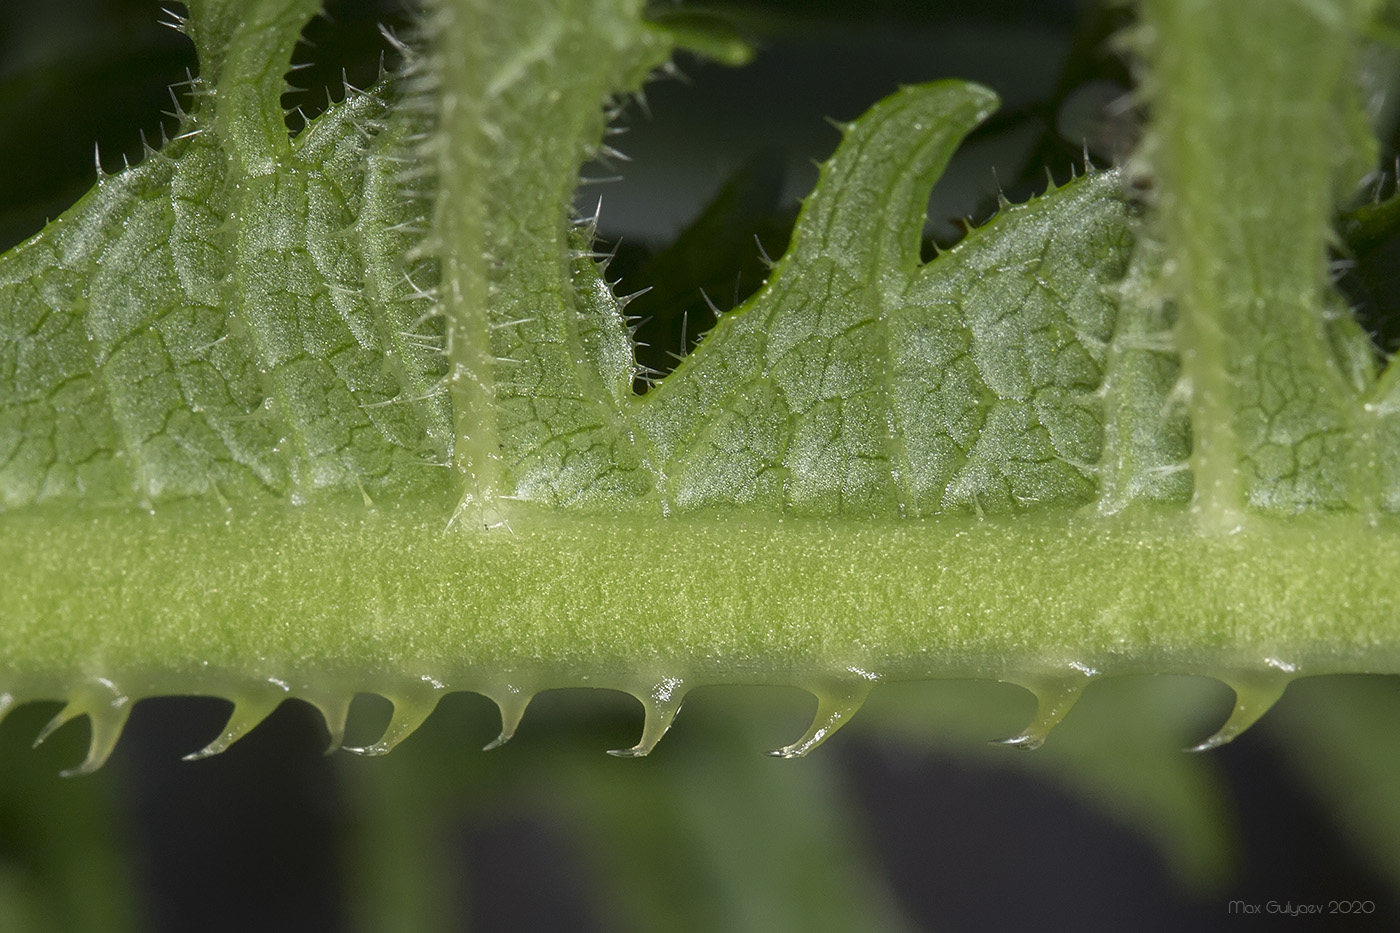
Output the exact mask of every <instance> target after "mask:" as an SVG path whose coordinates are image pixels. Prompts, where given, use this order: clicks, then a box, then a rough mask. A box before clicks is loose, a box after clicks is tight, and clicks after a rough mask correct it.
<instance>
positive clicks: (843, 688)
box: [768, 668, 878, 758]
mask: <svg viewBox="0 0 1400 933" xmlns="http://www.w3.org/2000/svg"><path fill="white" fill-rule="evenodd" d="M877 679H878V677H877V676H876V675H874V674H871V673H869V672H867V671H862V670H860V669H858V668H848V669H847V676H838V677H829V678H823V679H821V680H815V681H811V682H808V683H802V684H798V686H800V687H802V688H803V689H804V690H806V691H807V692H809V693H811V694H812V695H813V696H815V697H816V698H817V712H816V715H815V716H814V717H812V724H811V725H810V726H808V727H807V731H806V732H804V733H802V737H801V738H799V739H798V740H797V741H796V742H793V743H792V744H791V745H784V746H783V747H782V748H778V749H774V750H773V751H771V752H769V753H768V754H769V755H772V756H773V757H774V758H801V757H802V756H803V755H806V754H807V753H808V752H810V751H811V750H812V749H814V748H816V747H817V746H818V745H820V744H822V743H823V742H825V741H826V740H827V739H829V738H831V735H832V733H834V732H835V731H836V730H837V729H839V728H841V727H842V726H843V725H845V724H846V722H847V721H848V720H850V718H851V717H852V716H854V715H855V714H856V712H857V711H858V710H859V709H860V708H861V707H862V706H863V705H865V699H866V697H868V696H870V688H871V687H873V686H874V685H875V681H876V680H877Z"/></svg>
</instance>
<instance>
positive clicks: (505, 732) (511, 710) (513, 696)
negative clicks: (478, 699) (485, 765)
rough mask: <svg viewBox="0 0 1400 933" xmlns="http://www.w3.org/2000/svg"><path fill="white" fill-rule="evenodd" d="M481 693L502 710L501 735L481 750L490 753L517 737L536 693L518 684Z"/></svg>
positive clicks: (493, 688)
mask: <svg viewBox="0 0 1400 933" xmlns="http://www.w3.org/2000/svg"><path fill="white" fill-rule="evenodd" d="M481 693H482V695H483V696H485V697H487V698H488V699H490V700H491V701H493V702H494V703H495V704H496V706H497V707H499V708H500V710H501V734H500V735H498V736H496V737H495V738H494V739H492V740H491V741H490V742H487V743H486V744H485V745H483V746H482V748H481V750H482V751H484V752H489V751H490V750H491V749H493V748H500V747H501V746H502V745H504V744H506V743H507V742H509V741H510V740H511V738H512V737H513V736H514V735H515V730H516V728H517V727H518V726H519V725H520V719H521V717H523V716H524V715H525V707H527V706H529V705H530V700H532V699H533V698H534V696H535V692H534V690H531V689H529V688H527V687H524V686H520V685H518V684H502V685H501V686H499V687H490V688H487V689H485V690H482V691H481Z"/></svg>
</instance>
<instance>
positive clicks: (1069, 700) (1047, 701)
mask: <svg viewBox="0 0 1400 933" xmlns="http://www.w3.org/2000/svg"><path fill="white" fill-rule="evenodd" d="M1098 676H1099V672H1098V671H1097V670H1095V669H1093V668H1091V667H1089V666H1087V665H1083V664H1077V663H1076V664H1071V665H1070V667H1069V670H1068V671H1067V672H1066V673H1064V674H1059V675H1055V676H1050V677H1045V676H1036V677H1008V678H1004V679H1005V680H1006V682H1008V683H1013V684H1016V685H1017V686H1019V687H1024V688H1025V689H1027V690H1029V691H1030V692H1031V693H1033V694H1035V715H1034V716H1033V717H1032V718H1031V721H1030V722H1029V723H1028V724H1027V725H1026V727H1025V728H1024V729H1022V730H1021V731H1020V732H1019V733H1017V734H1016V735H1013V736H1012V737H1010V738H1008V739H998V740H996V742H994V743H993V744H996V745H1010V746H1013V747H1015V748H1039V747H1040V746H1042V745H1044V744H1045V738H1046V736H1048V735H1049V734H1050V730H1051V729H1054V728H1055V727H1056V726H1057V725H1059V724H1060V720H1062V719H1064V718H1065V716H1066V714H1068V713H1069V711H1070V710H1071V709H1072V708H1073V707H1074V704H1075V703H1077V702H1078V701H1079V697H1080V696H1081V695H1082V694H1083V693H1084V688H1085V687H1087V686H1089V684H1090V683H1091V682H1093V680H1094V679H1095V678H1096V677H1098Z"/></svg>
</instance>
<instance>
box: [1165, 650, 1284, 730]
mask: <svg viewBox="0 0 1400 933" xmlns="http://www.w3.org/2000/svg"><path fill="white" fill-rule="evenodd" d="M1264 663H1265V664H1267V665H1269V666H1268V668H1267V669H1264V670H1255V671H1241V672H1239V673H1235V674H1230V675H1227V676H1222V677H1221V678H1220V680H1221V681H1223V682H1224V684H1225V685H1226V686H1227V687H1229V688H1230V689H1231V690H1233V691H1235V706H1234V709H1232V710H1230V717H1229V718H1228V719H1226V720H1225V724H1224V725H1222V726H1221V727H1220V728H1219V729H1217V730H1216V731H1215V733H1214V734H1213V735H1211V736H1209V737H1208V738H1206V739H1204V740H1203V741H1200V742H1197V743H1196V744H1195V745H1192V746H1191V747H1190V748H1188V749H1186V750H1187V751H1188V752H1205V751H1209V750H1210V749H1212V748H1219V747H1220V746H1221V745H1224V744H1226V743H1227V742H1231V741H1233V740H1234V739H1236V738H1237V737H1239V735H1240V734H1241V733H1242V732H1244V731H1245V730H1246V729H1248V728H1249V727H1250V726H1252V725H1254V724H1255V723H1256V722H1258V721H1259V717H1261V716H1263V715H1264V714H1265V713H1267V712H1268V711H1269V709H1270V708H1271V707H1272V706H1273V705H1274V704H1275V703H1277V702H1278V699H1279V697H1281V696H1283V691H1284V690H1285V689H1286V688H1287V687H1288V684H1289V683H1290V682H1291V681H1292V680H1293V678H1294V677H1296V676H1297V670H1298V669H1297V667H1296V666H1295V665H1292V664H1289V663H1287V662H1284V661H1280V660H1278V659H1277V658H1266V659H1265V662H1264Z"/></svg>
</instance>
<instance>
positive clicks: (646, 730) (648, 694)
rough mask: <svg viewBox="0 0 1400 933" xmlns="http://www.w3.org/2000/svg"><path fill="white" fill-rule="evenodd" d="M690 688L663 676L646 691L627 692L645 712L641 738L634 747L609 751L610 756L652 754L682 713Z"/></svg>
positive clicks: (678, 679) (624, 756) (627, 756)
mask: <svg viewBox="0 0 1400 933" xmlns="http://www.w3.org/2000/svg"><path fill="white" fill-rule="evenodd" d="M687 689H689V688H688V687H687V686H686V683H685V681H684V680H683V679H681V678H679V677H663V678H662V679H661V680H659V681H657V682H656V683H655V684H652V685H651V686H650V687H648V688H646V689H644V690H639V691H636V692H632V691H628V692H629V693H632V695H633V696H634V697H636V698H637V699H638V700H639V701H640V702H641V704H642V709H643V710H644V711H645V712H644V715H645V719H644V720H643V723H642V737H641V738H640V739H638V740H637V744H636V745H633V746H632V747H631V748H614V749H609V750H608V754H609V755H612V756H614V757H616V758H645V757H646V756H647V755H650V754H651V750H652V749H653V748H655V747H656V743H657V742H660V741H661V737H662V736H664V735H665V734H666V730H668V729H670V728H671V723H672V722H674V721H675V719H676V714H677V713H679V712H680V711H681V704H682V703H684V702H685V694H686V690H687Z"/></svg>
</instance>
